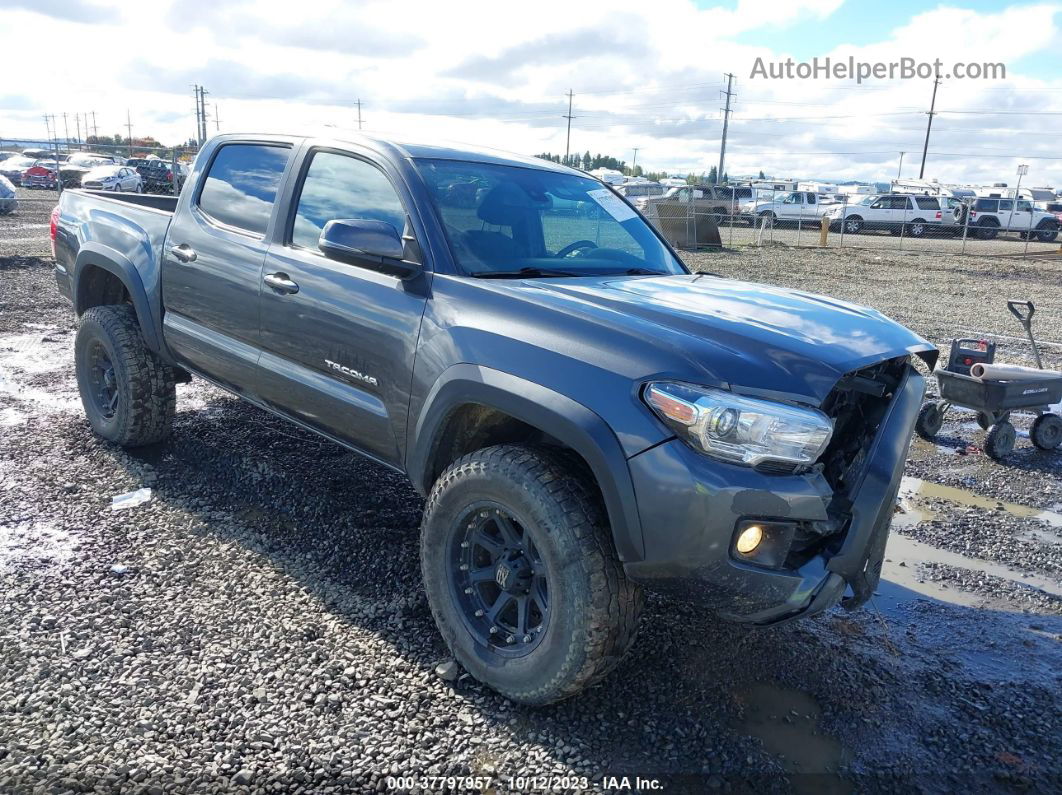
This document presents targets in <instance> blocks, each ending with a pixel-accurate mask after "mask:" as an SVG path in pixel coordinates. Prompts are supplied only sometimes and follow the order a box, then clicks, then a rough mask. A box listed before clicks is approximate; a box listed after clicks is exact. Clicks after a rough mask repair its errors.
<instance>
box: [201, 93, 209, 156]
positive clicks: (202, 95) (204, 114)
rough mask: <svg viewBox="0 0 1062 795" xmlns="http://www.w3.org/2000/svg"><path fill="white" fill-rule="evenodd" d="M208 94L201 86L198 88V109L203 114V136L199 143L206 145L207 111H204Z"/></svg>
mask: <svg viewBox="0 0 1062 795" xmlns="http://www.w3.org/2000/svg"><path fill="white" fill-rule="evenodd" d="M209 93H210V92H209V91H207V90H206V89H205V88H203V87H202V86H199V107H200V108H202V113H203V135H202V138H200V141H202V142H203V143H206V139H207V110H206V95H207V94H209Z"/></svg>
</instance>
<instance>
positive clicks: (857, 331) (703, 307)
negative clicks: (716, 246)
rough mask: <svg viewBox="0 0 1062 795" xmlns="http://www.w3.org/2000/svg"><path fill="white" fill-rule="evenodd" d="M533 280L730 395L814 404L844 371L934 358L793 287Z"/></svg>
mask: <svg viewBox="0 0 1062 795" xmlns="http://www.w3.org/2000/svg"><path fill="white" fill-rule="evenodd" d="M535 284H536V286H538V287H539V288H540V289H542V290H543V291H545V292H546V293H548V294H550V295H551V296H552V297H554V298H555V299H557V300H559V301H560V302H564V303H566V302H568V301H572V302H577V303H579V304H581V305H582V307H583V309H584V311H585V310H592V309H594V308H596V309H600V310H606V311H608V310H611V311H608V314H609V315H611V314H612V313H613V312H615V313H621V314H622V315H624V316H626V317H627V318H628V319H631V318H635V319H638V320H639V321H641V322H643V323H645V324H647V325H649V326H650V327H655V330H656V331H657V333H656V334H654V339H656V338H659V341H660V344H661V345H665V346H671V347H673V348H675V347H677V348H681V349H682V350H683V351H684V353H685V354H686V357H687V359H692V360H693V364H694V366H695V367H696V368H698V369H700V370H701V371H702V372H703V373H704V374H705V375H710V376H714V378H715V379H716V380H717V381H718V382H721V383H726V384H727V385H729V386H731V388H733V389H735V390H737V391H746V392H753V393H755V392H762V391H769V392H775V393H786V394H790V395H799V396H802V397H805V398H809V399H811V400H812V402H816V403H817V402H821V401H822V400H823V399H825V397H826V396H827V395H828V394H829V392H830V390H831V389H833V387H834V386H835V385H836V383H837V381H838V379H840V377H841V376H842V375H844V374H845V373H848V372H851V371H853V370H858V369H860V368H862V367H866V366H868V365H871V364H874V363H876V362H879V361H882V360H884V359H891V358H894V357H898V356H903V355H906V354H912V353H914V354H923V358H925V359H926V361H927V363H929V364H930V365H931V366H932V364H933V363H935V361H936V355H937V354H936V348H935V347H934V346H933V345H932V344H930V343H929V342H927V341H926V340H924V339H922V338H921V337H919V336H918V335H917V334H915V333H914V332H912V331H911V330H910V329H907V328H905V327H904V326H901V325H900V324H899V323H896V322H895V321H892V320H890V319H889V318H887V317H885V316H884V315H882V314H881V313H879V312H877V311H875V310H873V309H869V308H866V307H862V306H858V305H856V304H850V303H847V302H845V301H839V300H837V299H834V298H828V297H826V296H821V295H814V294H812V293H804V292H800V291H798V290H788V289H784V288H781V287H772V286H770V285H765V284H754V283H751V282H741V281H734V280H730V279H720V278H716V277H713V276H709V275H705V274H691V275H680V276H664V277H649V278H638V277H633V278H632V277H604V278H600V279H574V280H556V281H554V280H543V281H536V282H535ZM652 330H653V329H646V331H652ZM665 375H668V374H665Z"/></svg>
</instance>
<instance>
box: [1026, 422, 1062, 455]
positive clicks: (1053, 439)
mask: <svg viewBox="0 0 1062 795" xmlns="http://www.w3.org/2000/svg"><path fill="white" fill-rule="evenodd" d="M1029 439H1030V440H1031V441H1032V443H1033V444H1034V445H1036V446H1037V447H1038V448H1040V449H1041V450H1055V449H1056V448H1058V446H1059V445H1060V444H1062V417H1060V416H1058V415H1057V414H1041V415H1040V416H1039V417H1037V418H1036V419H1035V420H1034V421H1033V424H1032V428H1030V429H1029Z"/></svg>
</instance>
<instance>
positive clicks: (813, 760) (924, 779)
mask: <svg viewBox="0 0 1062 795" xmlns="http://www.w3.org/2000/svg"><path fill="white" fill-rule="evenodd" d="M42 217H43V219H44V223H47V211H44V213H43V216H42ZM24 220H25V219H24ZM8 223H9V219H0V542H2V543H0V587H2V589H3V596H2V597H0V619H2V620H0V627H2V629H0V738H2V739H0V791H30V790H34V789H40V790H41V791H63V790H71V791H78V790H81V791H91V790H96V791H100V792H119V791H121V792H145V793H161V792H170V791H189V792H202V791H211V790H219V789H242V790H244V791H255V792H288V791H304V792H311V791H312V792H322V791H346V792H366V791H373V790H376V791H384V790H386V789H387V780H386V776H388V775H392V774H414V775H415V774H421V775H432V774H439V775H443V774H457V775H466V774H477V775H486V776H492V777H493V779H494V780H493V785H492V788H491V790H492V791H497V792H507V791H518V790H519V789H524V790H530V789H532V788H536V789H541V787H534V786H528V787H523V788H521V787H518V786H517V784H518V783H519V782H511V781H509V779H508V777H509V776H516V775H546V774H550V773H555V774H563V773H575V774H579V775H585V776H586V777H587V779H588V784H587V789H591V790H594V791H597V790H601V789H604V788H605V786H606V785H607V783H608V781H607V779H605V778H604V777H605V776H608V775H628V776H635V775H638V776H641V777H643V778H651V777H659V778H660V779H661V780H662V781H663V782H664V783H665V784H666V791H670V792H703V791H705V790H706V789H709V788H711V789H715V788H722V789H728V790H730V791H737V792H742V791H753V790H755V791H763V790H767V791H779V792H782V791H794V790H795V791H799V792H846V791H851V790H853V789H858V790H859V791H870V792H876V791H881V792H886V791H889V792H891V791H895V790H896V789H898V788H899V787H900V786H904V787H907V786H911V785H914V786H916V787H918V788H919V789H921V790H922V791H926V792H946V791H954V790H956V789H958V788H960V787H964V788H966V789H968V790H970V791H972V792H987V791H1015V792H1017V791H1022V792H1025V791H1049V790H1057V789H1058V788H1059V787H1062V763H1060V761H1059V760H1060V759H1062V725H1060V720H1059V716H1060V715H1062V695H1060V694H1062V688H1060V687H1059V671H1060V670H1062V650H1060V640H1062V618H1060V612H1062V610H1060V598H1059V595H1060V593H1062V581H1060V580H1062V538H1060V533H1062V524H1059V523H1057V519H1056V517H1058V518H1062V516H1060V515H1062V453H1056V454H1054V455H1048V454H1043V453H1038V452H1036V451H1035V450H1033V449H1032V448H1031V446H1030V445H1029V443H1028V441H1027V439H1023V440H1020V441H1019V448H1018V450H1016V451H1015V454H1014V455H1013V457H1012V459H1011V460H1008V461H1007V462H1006V463H1005V464H1002V465H1001V464H996V463H993V462H990V461H988V460H987V459H986V457H985V456H984V455H983V454H982V453H981V452H980V450H979V447H978V444H979V442H980V441H981V439H982V438H983V433H982V432H981V431H980V430H979V429H977V428H976V425H974V424H973V423H972V419H973V417H972V415H965V416H963V415H960V414H956V415H955V417H954V418H953V419H952V420H950V421H949V423H948V424H947V425H946V426H945V429H944V431H943V432H942V434H941V436H940V438H939V439H938V442H939V443H938V444H927V443H924V442H922V441H920V440H919V441H916V443H915V446H914V447H913V449H912V454H911V458H910V461H909V463H908V472H907V474H908V476H909V478H908V481H905V488H904V494H903V500H902V503H901V505H900V506H898V513H897V521H896V532H895V534H894V536H893V539H892V540H891V541H890V547H889V551H888V554H887V557H888V561H889V562H888V563H887V564H886V570H885V579H884V580H883V582H882V586H881V589H880V591H879V594H878V596H877V597H876V598H875V600H874V603H873V605H872V606H871V605H868V607H867V609H864V610H861V611H859V612H856V613H845V612H844V611H842V610H839V609H838V610H835V611H831V612H830V613H827V614H824V615H820V616H817V617H815V618H813V619H810V620H807V621H805V622H802V623H798V624H796V625H792V626H788V627H783V628H778V629H774V630H769V631H749V630H745V629H741V628H739V627H734V626H730V625H726V624H722V623H720V622H718V621H716V620H713V619H712V618H711V617H709V616H707V615H704V614H702V613H701V612H699V611H698V610H697V609H695V608H692V607H689V606H687V605H684V604H679V603H673V602H666V601H663V600H660V599H656V598H652V599H650V603H649V607H648V610H647V615H646V617H645V621H644V623H643V631H642V634H641V635H640V636H639V640H638V641H637V643H636V645H635V648H634V650H633V653H632V654H631V655H630V657H629V658H628V659H627V660H626V661H625V662H624V663H623V664H622V665H621V666H620V667H619V668H618V669H617V671H616V672H615V673H614V674H613V675H612V676H611V677H610V678H609V679H607V680H606V681H605V682H604V683H603V684H602V685H600V686H599V687H597V688H595V689H593V690H591V691H589V692H587V693H585V694H584V695H582V696H580V697H578V698H576V699H574V700H572V701H569V702H566V703H564V704H561V705H557V706H554V707H550V708H547V709H540V710H530V709H525V708H519V707H514V706H512V705H510V704H508V703H507V702H505V701H504V700H502V699H500V698H499V697H497V696H495V695H494V694H493V693H491V692H490V691H488V690H486V689H484V688H482V687H481V686H479V685H478V684H476V683H475V682H473V681H472V680H470V679H468V678H467V677H462V676H460V672H459V671H457V672H456V673H457V674H458V678H457V679H456V681H448V680H447V679H446V678H443V677H440V676H439V675H438V674H437V673H436V670H435V669H436V666H437V665H438V664H439V663H440V662H442V661H444V660H445V659H446V652H445V649H444V647H443V646H442V643H441V641H440V639H439V637H438V635H437V633H436V632H435V629H434V626H433V624H432V621H431V617H430V614H429V611H428V608H427V604H426V602H425V599H424V597H423V595H422V593H421V590H420V583H419V579H420V577H419V568H418V562H417V557H416V550H417V538H416V532H417V526H418V521H419V511H420V508H421V501H420V499H419V498H418V497H417V496H416V495H415V494H414V493H413V491H412V489H411V488H410V487H409V485H408V484H407V483H406V482H405V481H404V480H403V479H402V478H401V477H399V476H397V475H395V474H393V473H391V472H388V471H386V470H383V469H381V468H379V467H376V466H374V465H372V464H370V463H367V462H365V461H363V460H360V459H359V458H357V457H355V456H354V455H352V454H349V453H347V452H345V451H344V450H342V449H340V448H338V447H336V446H334V445H332V444H330V443H327V442H324V441H321V440H319V439H317V438H315V437H312V436H310V435H308V434H306V433H304V432H302V431H300V430H298V429H296V428H294V427H292V426H289V425H287V424H285V423H283V422H281V421H279V420H277V419H275V418H273V417H272V416H271V415H267V414H265V413H263V412H260V411H258V410H256V409H254V408H251V407H249V406H246V405H244V404H241V403H240V402H238V401H237V400H236V399H234V398H231V397H229V396H227V395H225V394H224V393H222V392H220V391H218V390H216V389H214V388H213V387H209V386H205V385H203V384H202V383H199V382H196V383H192V384H189V385H183V386H181V387H179V392H178V398H179V399H178V415H177V421H176V427H175V432H174V435H173V437H172V438H171V439H170V440H169V441H167V442H166V443H165V444H163V445H160V446H158V447H156V448H149V449H145V450H142V451H139V452H138V453H137V454H136V455H130V454H128V453H125V452H123V451H121V450H119V449H116V448H114V447H111V446H109V445H106V444H103V443H101V442H99V441H98V440H97V439H96V438H94V437H93V436H92V435H91V433H90V432H89V429H88V425H87V423H86V422H85V420H84V419H83V416H82V413H81V410H80V406H79V402H78V398H77V393H76V387H75V384H74V379H73V368H72V357H71V345H72V340H73V332H74V328H75V326H74V321H73V318H72V315H71V313H70V311H69V309H68V307H67V306H65V305H64V304H63V303H62V302H61V299H60V298H59V296H58V294H57V292H56V290H55V287H54V281H53V278H52V275H51V269H50V263H48V262H47V261H46V260H45V259H39V258H36V257H33V256H30V255H32V254H34V253H37V252H39V251H41V250H46V249H47V245H46V243H44V244H41V243H30V244H22V243H17V244H16V243H11V242H10V240H11V239H12V238H11V237H10V235H11V234H12V232H11V229H12V228H17V227H10V226H7V225H6V224H8ZM37 223H39V221H37ZM19 234H21V233H19ZM34 234H41V236H42V237H43V236H44V235H46V232H44V233H41V232H40V231H39V230H35V232H34ZM5 237H6V239H7V240H8V241H9V242H7V243H5V242H4V240H5ZM14 255H18V256H14ZM688 261H690V262H691V264H694V265H695V266H697V267H699V268H703V269H708V270H712V271H714V272H717V273H721V274H724V275H727V276H735V277H741V278H752V279H755V280H759V281H766V282H772V283H777V284H784V285H789V286H794V287H799V288H802V289H807V290H812V291H818V292H825V293H829V294H832V295H836V296H839V297H843V298H847V299H850V300H854V301H859V302H862V303H866V304H870V305H872V306H875V307H876V308H878V309H880V310H882V311H883V312H885V313H887V314H889V315H891V316H892V317H894V318H896V319H897V320H900V321H902V322H904V323H907V324H909V325H911V326H913V327H914V328H915V329H917V330H918V331H919V332H921V333H922V334H924V335H926V336H928V337H929V338H930V339H932V340H933V341H934V342H937V343H938V344H944V343H946V342H947V340H948V339H950V336H951V335H953V334H955V333H958V330H959V329H960V328H964V329H966V330H969V331H976V332H978V333H986V334H993V335H999V337H1000V348H999V352H998V354H997V357H998V359H999V360H1001V361H1003V360H1005V361H1016V362H1026V363H1027V362H1028V361H1029V360H1028V345H1027V344H1024V345H1023V344H1022V343H1021V342H1020V340H1015V339H1012V338H1015V337H1019V336H1020V334H1021V331H1020V329H1019V328H1018V327H1017V324H1016V323H1015V322H1014V321H1013V319H1012V318H1011V317H1010V315H1009V314H1007V312H1006V309H1005V307H1004V306H1003V299H1004V298H1006V297H1015V298H1019V297H1021V298H1024V297H1029V298H1031V299H1032V300H1034V301H1036V302H1037V303H1038V314H1037V316H1036V320H1037V325H1038V330H1039V334H1040V336H1041V338H1042V339H1044V340H1049V341H1052V343H1053V344H1052V345H1045V348H1044V352H1045V354H1046V357H1047V359H1048V362H1046V363H1047V364H1049V366H1055V367H1059V366H1062V342H1059V341H1062V303H1060V301H1059V293H1058V285H1059V284H1060V283H1062V262H1055V261H1035V262H1034V261H1029V262H1026V263H1021V262H1010V261H1000V260H981V259H977V258H966V259H947V260H945V259H943V258H940V257H916V256H904V255H890V256H886V255H878V254H874V253H868V252H847V251H846V252H843V253H837V252H832V251H825V252H822V251H809V250H804V251H792V250H787V249H780V248H769V249H746V250H743V251H741V252H740V253H723V254H695V255H689V257H688ZM967 327H968V328H967ZM971 425H973V428H971V427H970V426H971ZM142 487H149V488H151V489H152V490H153V491H152V498H151V500H150V501H149V502H147V503H146V504H143V505H140V506H139V507H135V508H131V509H128V510H124V511H112V509H111V498H112V496H113V495H116V494H121V493H124V492H129V491H132V490H134V489H138V488H142ZM538 783H542V782H538ZM532 784H534V782H532ZM421 789H422V790H423V791H436V790H442V789H445V787H444V786H442V785H434V786H431V785H429V786H424V787H422V788H421Z"/></svg>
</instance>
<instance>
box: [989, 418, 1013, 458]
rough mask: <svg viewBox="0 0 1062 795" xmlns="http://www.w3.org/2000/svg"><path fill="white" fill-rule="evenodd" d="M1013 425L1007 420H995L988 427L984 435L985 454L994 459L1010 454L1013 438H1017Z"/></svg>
mask: <svg viewBox="0 0 1062 795" xmlns="http://www.w3.org/2000/svg"><path fill="white" fill-rule="evenodd" d="M1017 436H1018V435H1017V433H1016V432H1015V430H1014V426H1013V425H1011V424H1010V422H1008V421H1007V420H1003V421H1002V422H997V423H996V424H995V425H993V426H992V427H991V428H989V429H988V435H987V436H985V454H986V455H988V457H989V458H993V459H995V460H996V461H998V460H999V459H1001V458H1003V457H1005V456H1007V455H1009V454H1010V452H1011V450H1013V449H1014V440H1015V439H1016V438H1017Z"/></svg>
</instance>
